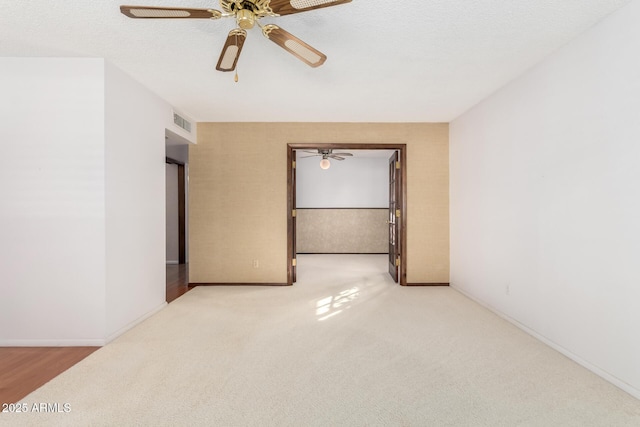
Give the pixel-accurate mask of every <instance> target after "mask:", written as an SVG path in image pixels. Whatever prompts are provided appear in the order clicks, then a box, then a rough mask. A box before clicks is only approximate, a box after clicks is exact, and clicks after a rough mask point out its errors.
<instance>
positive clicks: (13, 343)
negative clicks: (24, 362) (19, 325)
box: [0, 302, 167, 347]
mask: <svg viewBox="0 0 640 427" xmlns="http://www.w3.org/2000/svg"><path fill="white" fill-rule="evenodd" d="M166 305H167V303H166V302H163V303H162V304H160V305H159V306H158V307H156V308H154V309H153V310H151V311H149V312H148V313H146V314H144V315H143V316H141V317H139V318H138V319H136V320H134V321H133V322H131V323H129V324H127V325H126V326H124V327H122V328H120V329H118V330H117V331H116V332H114V333H113V334H111V335H109V336H108V337H107V338H106V339H59V340H58V339H42V340H40V339H28V340H0V347H102V346H104V345H106V344H108V343H110V342H111V341H113V340H114V339H116V338H118V337H119V336H120V335H122V334H124V333H125V332H127V331H128V330H129V329H131V328H133V327H134V326H136V325H138V324H140V323H141V322H144V321H145V320H147V319H148V318H149V317H151V316H153V315H154V314H156V313H157V312H159V311H160V310H162V309H163V308H164V307H165V306H166Z"/></svg>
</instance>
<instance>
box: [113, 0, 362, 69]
mask: <svg viewBox="0 0 640 427" xmlns="http://www.w3.org/2000/svg"><path fill="white" fill-rule="evenodd" d="M349 2H351V0H220V8H221V9H222V11H219V10H216V9H194V8H185V7H151V6H120V12H122V13H123V14H124V15H126V16H128V17H130V18H140V19H147V18H160V19H185V18H192V19H220V18H235V20H236V23H237V25H238V28H235V29H233V30H231V31H230V32H229V35H228V36H227V40H226V42H225V44H224V47H223V48H222V53H221V54H220V59H219V60H218V64H217V65H216V69H217V70H218V71H233V70H235V68H236V64H237V63H238V58H239V57H240V52H241V51H242V46H243V45H244V41H245V39H246V37H247V30H249V29H251V28H253V27H254V26H255V25H256V24H257V25H258V26H259V27H260V28H261V29H262V34H263V35H264V36H265V37H266V38H268V39H269V40H271V41H272V42H274V43H275V44H277V45H278V46H280V47H281V48H283V49H284V50H286V51H287V52H289V53H291V54H292V55H293V56H295V57H296V58H298V59H300V60H301V61H302V62H304V63H306V64H307V65H309V66H311V67H319V66H320V65H322V64H323V63H324V61H325V60H326V59H327V57H326V55H325V54H323V53H322V52H320V51H319V50H317V49H315V48H313V47H311V46H309V45H308V44H307V43H305V42H303V41H302V40H300V39H299V38H297V37H295V36H294V35H292V34H291V33H288V32H287V31H285V30H283V29H282V28H280V27H279V26H277V25H274V24H266V25H261V24H260V19H262V18H265V17H276V16H283V15H292V14H294V13H300V12H306V11H309V10H315V9H321V8H324V7H329V6H337V5H339V4H344V3H349Z"/></svg>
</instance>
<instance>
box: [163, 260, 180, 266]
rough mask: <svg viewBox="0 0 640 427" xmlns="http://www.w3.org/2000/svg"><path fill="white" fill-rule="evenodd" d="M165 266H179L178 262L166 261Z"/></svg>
mask: <svg viewBox="0 0 640 427" xmlns="http://www.w3.org/2000/svg"><path fill="white" fill-rule="evenodd" d="M166 264H167V265H178V264H180V262H179V261H167V262H166Z"/></svg>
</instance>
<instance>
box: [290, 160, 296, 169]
mask: <svg viewBox="0 0 640 427" xmlns="http://www.w3.org/2000/svg"><path fill="white" fill-rule="evenodd" d="M291 167H292V168H293V169H295V168H296V161H295V160H294V161H293V162H291Z"/></svg>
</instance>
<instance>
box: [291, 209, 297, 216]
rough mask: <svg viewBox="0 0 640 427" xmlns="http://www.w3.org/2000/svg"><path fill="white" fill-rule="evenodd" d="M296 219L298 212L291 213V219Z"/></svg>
mask: <svg viewBox="0 0 640 427" xmlns="http://www.w3.org/2000/svg"><path fill="white" fill-rule="evenodd" d="M295 217H296V210H295V209H294V210H292V211H291V218H295Z"/></svg>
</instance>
